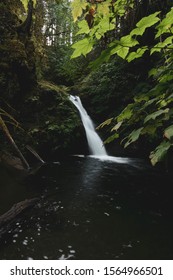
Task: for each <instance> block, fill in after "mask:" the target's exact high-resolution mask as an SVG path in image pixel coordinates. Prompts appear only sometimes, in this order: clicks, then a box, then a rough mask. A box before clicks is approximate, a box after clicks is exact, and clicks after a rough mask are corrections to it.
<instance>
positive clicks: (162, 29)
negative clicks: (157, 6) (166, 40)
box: [155, 8, 173, 38]
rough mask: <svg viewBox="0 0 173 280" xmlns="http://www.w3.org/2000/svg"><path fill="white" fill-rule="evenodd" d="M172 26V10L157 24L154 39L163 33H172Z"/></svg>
mask: <svg viewBox="0 0 173 280" xmlns="http://www.w3.org/2000/svg"><path fill="white" fill-rule="evenodd" d="M172 25H173V8H172V9H171V10H170V12H168V13H167V14H166V17H165V18H164V19H163V20H162V21H161V22H160V24H158V26H157V29H158V32H157V33H156V36H155V38H158V37H159V36H160V35H162V34H164V33H172V31H171V26H172Z"/></svg>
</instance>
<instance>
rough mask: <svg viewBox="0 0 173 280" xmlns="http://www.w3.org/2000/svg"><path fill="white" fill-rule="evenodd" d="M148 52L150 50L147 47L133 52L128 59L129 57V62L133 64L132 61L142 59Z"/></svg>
mask: <svg viewBox="0 0 173 280" xmlns="http://www.w3.org/2000/svg"><path fill="white" fill-rule="evenodd" d="M147 50H148V48H147V47H146V46H145V47H143V48H139V49H137V51H136V52H131V53H130V54H129V55H128V57H127V61H128V62H131V61H132V60H134V59H136V58H140V57H142V56H143V54H144V53H145V52H146V51H147Z"/></svg>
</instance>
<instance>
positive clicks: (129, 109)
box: [117, 104, 133, 122]
mask: <svg viewBox="0 0 173 280" xmlns="http://www.w3.org/2000/svg"><path fill="white" fill-rule="evenodd" d="M132 108H133V104H128V105H127V107H126V108H125V109H124V110H123V111H122V112H121V113H120V115H119V116H118V117H117V121H118V122H121V121H123V120H128V119H130V118H131V116H132V114H133V111H132Z"/></svg>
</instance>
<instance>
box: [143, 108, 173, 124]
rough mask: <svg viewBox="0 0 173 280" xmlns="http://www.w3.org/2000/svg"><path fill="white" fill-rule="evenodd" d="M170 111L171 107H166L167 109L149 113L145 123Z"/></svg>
mask: <svg viewBox="0 0 173 280" xmlns="http://www.w3.org/2000/svg"><path fill="white" fill-rule="evenodd" d="M168 112H169V108H166V109H165V110H158V111H156V112H154V113H152V114H150V115H148V116H147V117H146V118H145V119H144V123H146V122H148V121H149V120H155V119H156V118H157V117H158V116H160V115H162V114H165V113H168Z"/></svg>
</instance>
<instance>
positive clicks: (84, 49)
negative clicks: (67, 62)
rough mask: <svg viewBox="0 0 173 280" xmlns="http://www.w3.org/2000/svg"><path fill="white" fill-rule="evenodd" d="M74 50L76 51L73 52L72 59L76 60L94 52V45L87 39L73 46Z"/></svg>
mask: <svg viewBox="0 0 173 280" xmlns="http://www.w3.org/2000/svg"><path fill="white" fill-rule="evenodd" d="M72 48H73V49H75V51H74V52H73V54H72V56H71V58H76V57H78V56H80V55H82V54H83V55H84V56H86V55H87V54H88V53H89V52H90V51H91V50H92V48H93V43H92V42H91V41H89V40H88V39H87V38H85V39H82V40H80V41H78V42H76V43H75V44H73V45H72Z"/></svg>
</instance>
